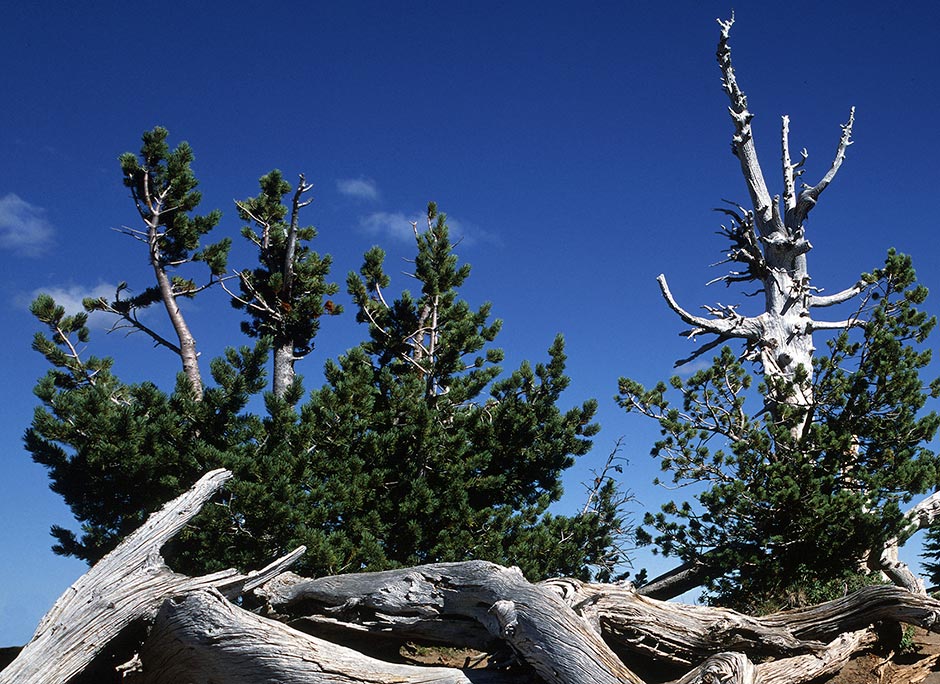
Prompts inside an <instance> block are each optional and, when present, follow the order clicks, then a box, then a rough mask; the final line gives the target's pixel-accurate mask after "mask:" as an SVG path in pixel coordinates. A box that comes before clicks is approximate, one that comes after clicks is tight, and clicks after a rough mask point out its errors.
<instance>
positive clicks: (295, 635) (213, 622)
mask: <svg viewBox="0 0 940 684" xmlns="http://www.w3.org/2000/svg"><path fill="white" fill-rule="evenodd" d="M140 661H141V663H142V665H141V669H142V672H140V673H138V674H134V675H132V676H131V677H130V678H128V680H127V681H128V682H129V683H131V684H179V683H180V682H229V683H230V684H242V683H243V684H256V683H257V682H292V683H298V684H299V683H301V682H311V683H316V682H324V683H326V682H329V684H392V683H393V682H394V683H395V684H477V683H481V682H493V683H496V682H508V681H510V678H509V677H508V676H505V675H500V674H498V673H491V672H477V673H470V674H469V675H468V674H465V673H464V672H462V671H461V670H458V669H455V668H449V667H419V666H412V665H399V664H393V663H386V662H383V661H381V660H375V659H374V658H369V657H368V656H364V655H362V654H360V653H357V652H356V651H354V650H352V649H349V648H345V647H343V646H338V645H336V644H333V643H330V642H328V641H324V640H322V639H318V638H316V637H313V636H310V635H309V634H304V633H303V632H298V631H297V630H295V629H291V628H290V627H288V626H287V625H284V624H281V623H279V622H275V621H272V620H267V619H265V618H262V617H259V616H257V615H254V614H253V613H250V612H248V611H246V610H243V609H241V608H239V607H237V606H235V605H232V604H231V603H230V602H229V601H227V600H225V598H224V597H223V596H222V595H221V594H220V593H218V592H216V591H213V590H211V589H210V590H203V591H197V592H193V593H190V594H188V595H186V596H185V597H182V598H180V599H171V600H168V601H166V603H164V605H163V608H161V610H160V613H159V614H158V615H157V619H156V623H155V624H154V628H153V630H152V632H151V635H150V637H149V638H148V639H147V641H146V643H145V644H144V647H143V649H142V650H141V653H140Z"/></svg>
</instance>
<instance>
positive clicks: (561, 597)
mask: <svg viewBox="0 0 940 684" xmlns="http://www.w3.org/2000/svg"><path fill="white" fill-rule="evenodd" d="M228 477H229V474H228V473H227V472H226V471H222V470H219V471H214V472H212V473H209V474H207V475H206V476H205V477H203V478H202V479H201V480H200V481H199V482H198V483H197V484H196V485H195V486H194V487H193V489H192V490H190V491H189V492H187V493H186V494H184V495H182V496H180V497H179V498H177V499H175V500H174V501H171V502H170V503H169V504H167V505H166V506H164V508H163V509H162V510H160V511H158V512H157V513H154V514H153V515H152V516H151V517H150V518H149V519H148V521H147V523H145V525H144V526H143V527H142V528H141V529H140V530H138V531H137V532H135V533H134V534H132V535H131V536H130V537H128V538H127V540H125V541H124V542H123V543H122V544H121V545H120V546H118V548H117V549H115V550H114V551H113V552H112V553H111V554H109V555H108V556H106V557H105V558H104V559H102V561H101V562H99V563H98V564H97V565H95V567H94V568H92V569H91V570H90V571H89V572H88V573H87V574H86V575H84V576H83V577H82V578H80V579H79V580H78V581H77V582H76V583H75V584H74V585H73V586H72V587H70V588H69V589H68V590H67V591H66V593H65V594H64V595H63V596H62V597H61V598H60V599H59V600H58V601H57V602H56V604H55V606H54V607H53V608H52V610H50V611H49V613H48V614H47V615H46V617H45V618H43V620H42V622H41V623H40V625H39V628H38V629H37V630H36V634H35V636H34V637H33V639H32V640H31V641H30V643H29V644H27V646H26V647H25V648H24V649H23V651H22V653H21V654H20V656H19V657H18V658H17V659H16V660H15V661H14V662H13V663H12V664H11V665H10V666H9V667H8V668H7V669H5V670H4V671H3V672H2V673H0V684H12V683H13V682H30V683H34V682H35V683H38V684H44V683H47V682H48V683H51V682H67V681H69V680H70V679H71V678H73V677H74V676H75V675H78V674H80V673H82V672H83V671H84V670H85V668H86V667H87V666H88V665H89V663H91V661H92V660H93V658H94V657H95V655H96V654H98V653H100V652H101V651H102V650H103V649H104V648H105V647H106V646H107V645H108V644H109V642H111V641H112V640H114V639H115V638H117V637H118V636H119V635H121V634H122V632H123V631H124V630H125V629H126V628H127V627H128V626H129V625H131V623H134V622H136V621H139V620H141V619H143V620H147V621H150V620H153V619H154V618H155V617H156V622H155V624H154V627H153V629H152V631H151V634H150V636H149V638H147V640H146V642H145V643H144V645H143V647H142V648H141V649H140V651H139V657H138V658H135V659H134V661H133V662H134V665H135V666H134V667H133V668H125V672H124V674H125V675H126V677H127V678H128V681H134V682H139V683H140V684H164V683H166V684H179V682H209V681H227V682H262V681H271V682H274V681H278V682H294V683H296V684H304V683H307V682H309V683H311V684H313V683H322V682H329V683H331V684H345V683H346V682H350V683H352V682H373V683H374V684H386V683H388V682H404V683H409V682H415V683H419V682H421V683H426V684H433V683H440V684H445V683H454V684H463V683H470V682H472V683H481V682H488V683H492V684H501V683H503V682H512V681H514V679H515V677H514V675H510V674H507V673H506V672H478V671H473V672H470V671H461V670H458V669H454V668H431V667H416V666H405V665H401V664H395V663H388V662H383V661H382V660H378V659H376V658H372V657H369V656H367V655H364V654H362V653H358V652H356V651H354V650H352V649H350V648H347V647H344V646H341V645H337V644H335V643H331V642H330V641H326V640H324V639H322V638H318V637H316V636H311V635H308V634H304V633H302V632H300V631H297V630H295V629H292V628H291V627H289V626H287V625H284V624H282V623H280V622H278V621H275V620H272V619H268V618H265V617H261V616H259V615H255V614H253V613H250V612H248V611H246V610H243V609H241V608H239V607H237V606H235V605H233V604H232V603H231V602H229V601H228V600H226V598H225V596H228V597H229V598H234V597H237V596H239V595H241V594H243V593H245V592H247V591H251V590H253V591H254V593H255V595H256V596H258V597H262V598H263V599H264V600H265V601H267V602H268V604H269V606H271V607H272V609H273V610H277V611H281V612H285V613H290V612H295V613H296V611H295V610H294V609H302V614H304V615H306V622H307V625H308V626H309V625H313V626H315V627H329V628H330V629H331V630H332V633H333V634H342V633H343V632H342V630H345V633H347V634H349V633H357V634H359V635H362V634H366V635H368V636H369V637H370V638H373V637H376V636H377V635H380V634H382V635H385V636H386V638H392V639H398V640H404V639H413V638H417V639H419V640H423V641H428V642H432V643H434V642H436V643H443V644H447V645H452V646H465V645H468V644H473V645H486V646H491V647H492V646H494V645H499V644H508V645H509V646H511V647H512V649H513V650H514V651H515V653H516V654H517V655H518V657H519V658H520V659H521V660H522V661H525V662H526V663H528V664H529V665H530V666H531V667H532V668H533V669H534V670H535V671H536V672H537V673H538V675H539V676H540V678H541V679H542V680H543V681H545V682H549V683H552V684H556V683H557V684H561V683H565V684H582V683H583V684H587V683H591V684H593V683H594V682H602V683H603V682H608V683H610V684H613V683H614V682H617V683H622V682H628V683H630V684H642V681H643V680H642V679H641V678H640V677H638V676H637V675H636V674H634V673H633V672H632V671H631V670H630V669H629V668H628V667H627V666H626V665H625V664H624V662H622V661H621V659H620V658H619V657H618V655H617V654H616V652H615V651H614V650H612V649H611V647H610V646H608V643H607V642H610V643H611V644H613V645H614V646H615V648H616V649H617V651H618V652H621V653H626V654H633V655H635V654H639V655H640V656H643V657H646V658H652V659H654V660H657V661H658V662H666V663H671V664H672V665H674V666H681V667H684V668H689V672H688V673H687V674H686V675H685V676H684V677H682V678H681V679H680V680H677V681H678V682H682V683H683V684H691V683H693V682H708V681H722V682H727V683H739V684H783V682H789V683H790V684H799V683H800V682H807V681H810V680H812V679H816V678H818V677H821V676H824V675H826V674H829V673H832V672H835V671H836V670H838V669H839V668H841V667H842V665H843V664H844V663H845V662H846V660H847V659H848V658H849V657H850V656H851V655H852V654H853V653H854V652H856V651H857V650H859V649H861V648H864V647H865V646H866V645H869V644H871V643H872V642H873V640H874V636H873V634H872V632H871V631H870V630H869V629H868V626H869V625H870V624H871V623H873V622H875V621H879V620H892V621H903V622H907V623H911V624H918V625H921V626H924V627H927V628H932V627H936V626H937V625H938V624H940V602H938V601H936V600H934V599H932V598H929V597H927V596H924V595H917V594H911V593H910V592H907V591H905V590H904V589H901V588H898V587H891V586H877V587H868V588H866V589H863V590H861V591H859V592H856V593H854V594H852V595H850V596H847V597H844V598H842V599H839V600H837V601H830V602H828V603H825V604H822V605H820V606H815V607H813V608H808V609H803V610H796V611H787V612H783V613H778V614H775V615H770V616H766V617H762V618H753V617H749V616H746V615H741V614H739V613H735V612H734V611H729V610H722V609H717V608H708V607H703V606H683V605H679V604H672V603H666V602H663V601H656V600H654V599H650V598H647V597H643V596H640V595H639V594H638V593H637V592H636V591H634V590H633V589H632V587H630V586H629V585H603V584H591V583H584V582H579V581H577V580H572V579H557V580H550V581H547V582H543V583H540V584H531V583H529V582H527V581H526V580H525V578H524V577H523V576H522V574H521V573H520V572H519V571H518V570H517V569H515V568H504V567H501V566H498V565H494V564H492V563H487V562H483V561H469V562H465V563H440V564H435V565H427V566H420V567H416V568H408V569H403V570H392V571H386V572H378V573H363V574H359V575H344V576H338V577H324V578H319V579H313V580H307V579H304V578H301V577H298V576H296V575H294V574H292V573H284V572H283V568H284V567H285V566H286V565H288V564H289V563H290V562H292V560H293V559H294V558H296V556H297V555H298V554H299V553H300V552H302V549H298V551H297V552H295V553H294V554H291V555H289V556H287V557H285V558H284V559H281V560H279V561H277V562H275V563H273V564H272V565H271V566H269V567H268V568H265V569H264V570H262V571H259V572H257V573H251V574H249V575H239V574H237V573H235V572H234V571H224V572H221V573H216V574H213V575H207V576H205V577H198V578H191V577H186V576H183V575H179V574H176V573H173V572H172V571H170V570H169V568H167V567H166V565H165V564H164V562H163V559H162V558H161V557H160V553H159V552H160V548H161V546H162V545H163V544H164V543H166V541H168V540H169V539H170V538H171V537H172V536H173V535H174V534H175V533H176V532H178V531H179V530H180V528H182V526H183V525H185V524H186V522H187V521H189V520H190V519H191V518H192V517H193V516H194V515H195V514H196V512H197V511H198V510H199V508H200V507H201V505H202V504H203V503H204V502H205V501H207V500H208V498H209V497H210V496H211V495H212V493H213V492H214V491H215V490H216V489H217V488H218V487H219V486H220V485H221V484H222V483H223V482H224V481H225V480H226V479H227V478H228ZM161 606H162V607H161ZM158 611H159V613H158ZM602 636H603V638H602ZM605 639H606V641H605ZM826 642H828V643H826ZM773 657H776V658H778V659H777V660H773V659H768V658H773ZM755 663H756V664H755ZM86 674H87V673H86ZM716 678H717V679H716Z"/></svg>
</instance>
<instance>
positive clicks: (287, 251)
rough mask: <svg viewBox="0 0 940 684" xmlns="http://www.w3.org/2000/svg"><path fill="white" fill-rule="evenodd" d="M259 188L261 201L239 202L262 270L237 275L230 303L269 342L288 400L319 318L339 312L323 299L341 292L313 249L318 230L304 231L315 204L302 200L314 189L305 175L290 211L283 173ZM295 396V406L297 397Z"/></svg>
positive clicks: (277, 382) (279, 389) (251, 331)
mask: <svg viewBox="0 0 940 684" xmlns="http://www.w3.org/2000/svg"><path fill="white" fill-rule="evenodd" d="M259 184H260V185H261V193H260V194H259V195H258V196H257V197H252V198H250V199H247V200H245V201H243V202H237V203H236V205H237V207H238V213H239V216H240V217H241V218H242V220H244V221H250V222H251V223H253V224H254V226H255V228H252V227H251V226H250V225H248V226H245V227H244V228H242V235H243V236H244V237H245V238H246V239H247V240H248V241H249V242H251V243H252V244H253V245H254V246H255V247H256V248H257V249H258V262H259V265H258V267H257V268H255V269H253V270H251V271H240V272H239V273H238V276H239V284H240V286H241V293H240V295H233V299H232V303H233V305H234V306H235V307H236V308H239V309H244V310H245V311H246V313H247V314H248V316H249V318H248V320H247V321H245V322H243V323H242V331H243V332H245V334H247V335H249V336H251V337H269V338H270V339H271V341H272V344H273V346H274V374H273V391H274V394H276V395H277V396H279V397H284V396H285V394H286V393H287V392H288V390H289V389H290V388H291V385H292V383H293V382H294V364H295V362H296V361H298V360H300V359H303V358H304V357H305V356H307V355H308V354H309V353H310V352H311V351H313V339H314V338H315V337H316V335H317V331H318V330H319V328H320V318H321V317H322V316H323V315H324V314H327V315H335V314H338V313H340V311H341V309H340V307H339V306H338V305H336V304H334V302H333V301H332V300H329V299H328V300H324V298H325V297H327V296H329V295H333V294H336V292H337V291H338V290H339V288H338V286H337V285H336V284H335V283H328V282H327V281H326V277H327V275H328V274H329V271H330V265H331V263H332V259H331V258H330V256H329V255H326V256H322V257H321V256H320V255H319V254H317V253H316V252H314V251H312V250H311V249H310V247H309V244H308V243H309V242H310V241H311V240H313V238H314V237H316V234H317V232H316V229H315V228H313V227H312V226H304V227H301V226H300V210H301V209H303V208H304V207H306V206H307V205H309V204H310V202H312V201H313V200H304V199H303V195H304V194H305V193H307V192H309V191H310V190H311V189H312V187H313V186H311V185H309V184H307V183H306V181H305V179H304V176H303V175H301V176H300V180H299V182H298V185H297V189H296V191H295V192H294V195H293V198H292V200H291V206H290V209H288V207H287V206H286V205H285V204H284V203H283V198H284V196H285V195H287V194H288V193H290V192H291V186H290V183H288V182H287V181H286V180H284V178H283V176H282V175H281V172H280V171H278V170H276V169H275V170H274V171H271V172H270V173H268V174H266V175H264V176H262V177H261V179H260V181H259ZM288 213H289V216H288ZM285 219H286V221H285ZM294 397H295V399H294V401H295V402H296V400H298V399H299V392H297V391H295V392H294Z"/></svg>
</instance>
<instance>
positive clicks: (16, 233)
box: [0, 192, 55, 257]
mask: <svg viewBox="0 0 940 684" xmlns="http://www.w3.org/2000/svg"><path fill="white" fill-rule="evenodd" d="M45 213H46V212H45V210H44V209H42V208H41V207H37V206H34V205H32V204H30V203H29V202H27V201H26V200H24V199H22V198H20V197H19V196H18V195H15V194H13V193H12V192H11V193H7V194H6V195H4V196H3V197H0V249H5V250H9V251H11V252H13V253H14V254H18V255H20V256H25V257H38V256H42V254H43V253H44V252H45V251H46V249H47V248H48V247H49V246H50V245H51V244H52V239H53V234H54V233H55V230H54V229H53V227H52V224H51V223H49V221H48V220H47V219H46V217H45Z"/></svg>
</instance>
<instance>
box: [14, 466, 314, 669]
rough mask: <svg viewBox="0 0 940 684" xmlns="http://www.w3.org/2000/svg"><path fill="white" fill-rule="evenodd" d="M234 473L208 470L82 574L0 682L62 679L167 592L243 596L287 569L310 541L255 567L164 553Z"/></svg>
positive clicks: (152, 611) (148, 613)
mask: <svg viewBox="0 0 940 684" xmlns="http://www.w3.org/2000/svg"><path fill="white" fill-rule="evenodd" d="M230 477H231V473H229V472H228V471H226V470H214V471H212V472H210V473H207V474H206V475H204V476H203V477H202V478H201V479H200V480H199V482H197V483H196V484H195V485H194V486H193V488H192V489H190V490H189V491H188V492H186V493H185V494H183V495H181V496H180V497H178V498H176V499H174V500H173V501H171V502H169V503H167V504H166V505H165V506H164V507H163V508H162V509H160V510H159V511H157V512H156V513H154V514H153V515H151V516H150V517H149V518H148V519H147V522H145V523H144V524H143V526H142V527H141V528H140V529H138V530H137V531H136V532H134V533H133V534H131V535H130V536H128V537H127V538H126V539H125V540H124V541H123V542H121V544H120V545H118V547H117V548H116V549H114V551H112V552H111V553H109V554H108V555H107V556H105V557H104V558H102V559H101V560H100V561H98V563H97V564H95V566H94V567H93V568H92V569H91V570H89V571H88V572H87V573H85V574H84V575H82V576H81V577H80V578H79V579H78V580H77V581H76V582H75V583H74V584H73V585H72V586H71V587H69V588H68V589H67V590H66V591H65V593H64V594H63V595H62V596H61V597H60V598H59V599H58V600H57V601H56V603H55V605H53V607H52V609H51V610H49V612H48V613H46V615H45V617H43V619H42V620H41V621H40V623H39V626H38V627H37V628H36V633H35V634H34V635H33V637H32V638H31V639H30V641H29V643H27V644H26V646H25V647H24V648H23V650H22V651H21V652H20V654H19V655H18V656H17V658H16V659H15V660H14V661H13V662H12V663H11V664H10V665H9V666H8V667H7V668H6V669H4V670H3V671H2V672H0V684H22V683H23V682H30V684H61V683H62V682H66V681H67V680H68V679H70V678H71V677H73V676H75V675H76V674H78V673H80V672H82V671H83V670H84V669H85V668H86V667H87V666H88V664H89V663H91V661H92V660H93V659H94V657H95V656H96V655H97V654H98V653H100V652H101V650H102V649H103V648H104V647H105V646H106V645H107V644H108V643H109V642H110V641H111V640H113V639H115V638H116V637H117V636H118V635H119V634H120V633H121V632H122V631H123V630H124V629H125V628H126V627H127V626H128V625H130V624H131V623H132V622H134V621H135V620H139V619H140V618H152V617H153V616H154V615H156V613H157V611H158V610H159V608H160V605H161V604H162V603H163V601H164V600H165V599H166V597H167V596H174V595H177V594H185V593H186V592H189V591H196V590H199V589H205V588H209V587H215V588H217V589H219V590H220V591H223V592H225V593H227V594H229V595H230V596H237V595H239V594H241V593H242V592H244V591H246V590H251V589H252V588H254V587H255V586H257V584H258V583H263V582H265V581H267V580H269V579H271V578H272V577H273V576H274V575H277V574H279V573H280V572H282V571H283V569H284V568H285V567H286V566H287V565H289V564H290V563H291V562H293V560H295V559H296V558H297V557H298V556H299V555H300V554H301V553H303V548H300V549H298V550H297V551H295V552H294V553H292V554H290V555H289V556H286V557H285V558H283V559H281V560H280V561H276V562H275V563H273V564H272V565H270V566H268V567H267V568H265V569H264V570H262V571H260V572H258V573H252V574H249V575H241V574H238V573H237V572H236V571H234V570H224V571H222V572H218V573H214V574H212V575H205V576H203V577H187V576H186V575H179V574H176V573H174V572H172V571H171V570H170V569H169V568H168V567H167V566H166V565H165V564H164V562H163V558H161V557H160V548H161V547H162V546H163V545H164V544H165V543H166V542H167V541H169V540H170V539H171V538H172V537H173V536H174V535H175V534H176V533H177V532H179V531H180V530H181V529H182V528H183V527H184V526H185V525H186V523H187V522H189V520H190V519H192V518H193V516H195V515H196V513H198V512H199V509H200V508H201V507H202V505H203V504H204V503H205V502H206V501H208V500H209V498H210V497H211V496H212V495H213V494H214V493H215V491H216V490H217V489H218V488H219V487H221V486H222V484H223V483H224V482H225V481H226V480H227V479H229V478H230Z"/></svg>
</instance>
